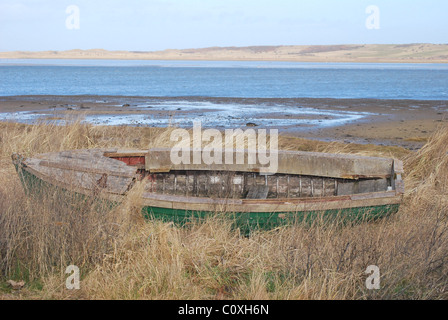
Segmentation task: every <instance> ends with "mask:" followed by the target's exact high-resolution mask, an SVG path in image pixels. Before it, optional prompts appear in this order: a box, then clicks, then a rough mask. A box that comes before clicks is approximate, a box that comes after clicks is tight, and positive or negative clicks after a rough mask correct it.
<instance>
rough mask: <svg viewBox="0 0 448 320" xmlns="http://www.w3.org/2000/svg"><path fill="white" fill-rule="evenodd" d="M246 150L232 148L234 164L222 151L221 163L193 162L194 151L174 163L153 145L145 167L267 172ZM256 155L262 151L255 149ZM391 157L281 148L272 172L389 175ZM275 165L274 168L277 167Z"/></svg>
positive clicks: (153, 169)
mask: <svg viewBox="0 0 448 320" xmlns="http://www.w3.org/2000/svg"><path fill="white" fill-rule="evenodd" d="M238 154H241V155H243V156H244V163H242V164H237V162H236V159H237V155H238ZM248 154H249V152H248V151H247V150H235V152H233V164H225V161H224V160H225V158H224V157H225V152H223V161H222V164H211V165H206V164H204V163H202V162H201V163H199V164H194V162H193V160H194V159H193V152H190V158H189V163H188V164H186V163H180V164H174V163H173V162H172V161H171V149H163V148H155V149H150V150H149V151H148V154H147V155H146V170H148V171H150V172H169V171H171V170H177V171H179V170H203V171H242V172H256V173H260V172H267V170H268V165H269V164H268V165H262V164H260V163H259V162H258V161H257V163H255V164H249V161H248ZM254 154H255V155H256V159H257V160H258V159H259V153H258V152H255V153H254ZM392 163H393V160H392V159H385V158H374V157H361V156H356V155H348V154H345V155H343V154H327V153H317V152H300V151H278V168H277V170H276V171H275V172H273V173H283V174H293V175H305V176H319V177H333V178H343V179H353V180H358V179H360V178H388V177H390V176H391V171H392ZM274 169H275V168H274Z"/></svg>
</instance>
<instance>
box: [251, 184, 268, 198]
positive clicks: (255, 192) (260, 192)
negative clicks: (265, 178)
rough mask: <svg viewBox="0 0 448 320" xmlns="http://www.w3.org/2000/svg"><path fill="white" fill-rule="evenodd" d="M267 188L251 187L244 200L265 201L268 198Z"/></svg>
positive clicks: (261, 186)
mask: <svg viewBox="0 0 448 320" xmlns="http://www.w3.org/2000/svg"><path fill="white" fill-rule="evenodd" d="M268 192H269V187H268V186H263V185H256V186H251V187H250V188H249V192H248V193H247V197H246V199H266V198H267V197H268Z"/></svg>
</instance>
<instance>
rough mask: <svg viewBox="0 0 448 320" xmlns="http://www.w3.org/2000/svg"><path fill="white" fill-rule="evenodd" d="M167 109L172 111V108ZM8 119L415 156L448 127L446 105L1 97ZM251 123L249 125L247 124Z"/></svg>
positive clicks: (0, 110)
mask: <svg viewBox="0 0 448 320" xmlns="http://www.w3.org/2000/svg"><path fill="white" fill-rule="evenodd" d="M167 105H169V106H170V108H171V109H170V108H167V107H166V106H167ZM191 105H194V107H191ZM229 106H230V107H229ZM221 107H222V108H223V109H222V110H224V111H225V113H224V115H225V119H224V120H226V121H227V119H231V120H228V122H223V121H221V120H220V119H221V118H220V117H221V115H220V116H219V117H217V115H216V114H217V112H224V111H222V110H221V109H220V108H221ZM224 107H225V108H227V109H225V108H224ZM239 107H241V108H243V109H242V111H241V110H240V111H238V109H239ZM232 108H233V109H232ZM229 110H230V111H229ZM251 110H256V112H255V111H254V112H253V113H254V114H249V115H246V114H247V113H251ZM260 110H262V111H261V112H260ZM309 110H312V112H309ZM238 112H239V113H238ZM257 112H258V113H257ZM7 113H16V114H17V118H18V119H20V117H22V116H23V114H28V115H29V114H31V115H39V116H42V117H44V118H45V119H48V120H51V119H61V118H64V117H66V116H67V115H68V114H70V115H73V114H75V115H76V114H82V115H83V116H84V117H86V118H88V117H97V118H104V117H107V119H110V123H109V124H113V123H114V122H113V121H114V119H124V118H132V117H134V118H139V117H147V118H151V119H153V121H158V122H157V123H160V125H158V126H163V125H164V124H167V123H171V120H173V122H174V123H176V120H177V121H180V120H182V119H183V120H185V119H188V120H191V125H192V120H193V119H196V118H198V119H204V120H207V119H212V118H213V119H214V121H215V122H211V123H210V126H211V127H213V126H216V127H217V128H218V129H224V128H227V127H229V128H233V129H235V124H238V125H239V126H240V127H249V126H254V127H256V128H268V129H274V128H276V129H279V133H280V134H283V135H289V136H297V137H302V138H307V139H318V140H324V141H342V142H347V143H368V144H379V145H381V144H383V145H395V146H402V147H405V148H408V149H411V150H412V149H418V148H420V147H421V146H422V145H423V144H424V143H425V142H426V139H427V138H428V137H429V136H430V135H431V134H432V133H433V132H434V131H435V130H436V129H437V128H439V127H441V126H445V127H448V101H446V100H445V101H425V100H424V101H421V100H376V99H311V98H295V99H258V98H257V99H254V98H250V99H249V98H247V99H243V98H209V97H127V96H126V97H124V96H13V97H0V114H3V115H5V114H7ZM232 114H235V115H236V116H232ZM241 114H244V115H241ZM341 115H342V116H341ZM347 115H348V117H347ZM201 117H202V118H201ZM154 119H155V120H154ZM248 119H250V122H247V123H246V121H249V120H248ZM341 119H342V120H341ZM188 122H190V121H188ZM203 122H207V121H203ZM155 123H156V122H155ZM98 124H103V123H98ZM226 124H228V125H226ZM131 125H144V123H139V122H138V121H136V122H135V123H133V124H131ZM148 125H149V124H148Z"/></svg>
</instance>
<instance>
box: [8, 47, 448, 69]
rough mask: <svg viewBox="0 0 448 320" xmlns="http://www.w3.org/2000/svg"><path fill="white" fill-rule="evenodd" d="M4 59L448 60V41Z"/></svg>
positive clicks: (22, 54) (17, 54)
mask: <svg viewBox="0 0 448 320" xmlns="http://www.w3.org/2000/svg"><path fill="white" fill-rule="evenodd" d="M0 59H94V60H104V59H107V60H109V59H110V60H173V61H174V60H185V61H198V60H203V61H277V62H280V61H281V62H324V63H325V62H328V63H337V62H346V63H443V64H445V63H448V44H432V43H412V44H337V45H335V44H333V45H271V46H269V45H261V46H246V47H208V48H188V49H166V50H158V51H126V50H105V49H88V50H83V49H72V50H62V51H51V50H46V51H18V50H16V51H7V52H0Z"/></svg>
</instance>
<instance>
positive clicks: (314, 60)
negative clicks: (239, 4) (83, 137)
mask: <svg viewBox="0 0 448 320" xmlns="http://www.w3.org/2000/svg"><path fill="white" fill-rule="evenodd" d="M1 54H2V52H0V61H1V60H81V61H82V60H99V61H101V60H110V61H209V62H214V61H215V62H290V63H294V62H297V63H353V64H423V65H424V64H448V60H434V61H428V60H423V59H422V60H375V59H366V60H343V59H339V60H338V59H335V60H327V59H281V58H280V59H277V58H272V59H259V58H252V59H251V58H240V59H235V58H233V59H225V58H215V59H213V58H201V57H199V58H170V57H167V58H163V57H160V58H138V57H134V58H112V57H104V58H102V57H47V56H44V57H27V58H23V57H15V58H9V57H8V58H5V57H2V56H1Z"/></svg>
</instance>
